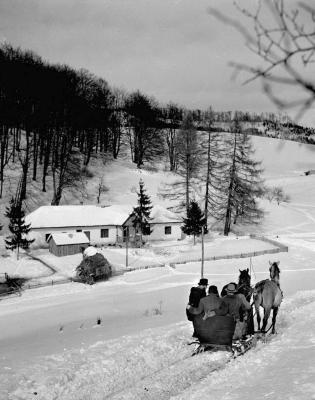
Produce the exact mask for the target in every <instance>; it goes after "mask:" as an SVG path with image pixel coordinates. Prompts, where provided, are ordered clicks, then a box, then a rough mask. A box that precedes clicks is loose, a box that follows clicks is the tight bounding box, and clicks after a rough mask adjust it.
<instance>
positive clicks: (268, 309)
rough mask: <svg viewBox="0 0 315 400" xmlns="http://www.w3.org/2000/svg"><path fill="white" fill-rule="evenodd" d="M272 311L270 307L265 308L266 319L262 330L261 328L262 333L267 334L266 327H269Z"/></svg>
mask: <svg viewBox="0 0 315 400" xmlns="http://www.w3.org/2000/svg"><path fill="white" fill-rule="evenodd" d="M270 311H271V308H270V307H268V308H264V319H263V325H262V328H261V331H262V332H265V330H266V326H267V323H268V319H269V316H270Z"/></svg>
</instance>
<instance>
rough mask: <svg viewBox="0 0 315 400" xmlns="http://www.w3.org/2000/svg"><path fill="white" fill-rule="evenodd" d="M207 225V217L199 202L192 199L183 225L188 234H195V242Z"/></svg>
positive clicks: (183, 229)
mask: <svg viewBox="0 0 315 400" xmlns="http://www.w3.org/2000/svg"><path fill="white" fill-rule="evenodd" d="M205 225H206V218H205V216H204V215H203V213H202V211H201V209H200V207H199V205H198V203H197V202H196V201H191V202H190V204H189V207H188V210H187V218H184V225H183V226H182V227H181V229H182V231H183V232H184V233H185V234H186V235H194V244H195V243H196V236H199V235H200V234H201V232H202V229H203V227H204V226H205Z"/></svg>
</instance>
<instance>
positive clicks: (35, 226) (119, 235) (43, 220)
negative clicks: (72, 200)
mask: <svg viewBox="0 0 315 400" xmlns="http://www.w3.org/2000/svg"><path fill="white" fill-rule="evenodd" d="M132 211H133V207H132V206H130V205H112V206H107V207H102V206H94V205H65V206H42V207H39V208H38V209H37V210H35V211H33V212H32V213H30V214H28V215H27V216H26V219H25V220H26V223H28V224H31V231H30V233H29V237H30V238H32V239H35V244H36V245H37V246H44V245H47V243H46V242H47V239H48V238H49V236H50V235H51V234H52V233H54V232H55V233H75V232H83V233H85V235H86V236H87V238H88V239H89V242H90V243H91V245H97V246H101V245H109V244H116V243H123V242H125V239H126V233H127V232H128V231H129V240H130V241H131V242H132V241H133V238H135V236H136V232H135V230H134V228H133V226H132ZM181 225H182V219H181V218H180V217H178V216H177V215H176V214H174V213H172V212H171V211H169V210H167V209H165V208H164V207H162V206H159V205H157V206H154V207H153V208H152V210H151V219H150V226H151V229H152V233H151V235H150V236H145V237H144V238H143V239H144V240H145V241H151V240H177V239H180V238H181V237H182V232H181V229H180V226H181Z"/></svg>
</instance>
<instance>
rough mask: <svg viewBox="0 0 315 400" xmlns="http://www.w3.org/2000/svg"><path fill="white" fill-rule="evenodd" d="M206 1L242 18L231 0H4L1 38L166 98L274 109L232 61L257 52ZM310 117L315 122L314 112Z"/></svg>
mask: <svg viewBox="0 0 315 400" xmlns="http://www.w3.org/2000/svg"><path fill="white" fill-rule="evenodd" d="M241 1H242V2H243V4H246V5H247V6H254V5H255V4H257V0H241ZM292 1H293V0H286V3H292ZM209 7H216V8H217V9H218V10H220V11H222V12H224V13H226V15H228V16H230V17H235V18H240V16H239V15H238V12H237V10H236V9H235V7H234V6H233V2H232V0H0V40H1V41H4V40H5V41H7V42H9V43H11V44H13V45H14V46H20V47H22V48H23V49H31V50H33V51H35V52H36V53H38V54H39V55H40V56H42V57H43V58H44V59H46V60H48V61H50V62H58V63H66V64H69V65H71V66H72V67H75V68H86V69H88V70H89V71H91V72H93V73H94V74H96V75H98V76H101V77H103V78H105V79H106V80H107V81H108V83H109V84H110V85H114V86H118V87H123V88H125V89H127V90H128V91H131V90H135V89H139V90H141V91H143V92H144V93H146V94H148V95H153V96H154V97H156V98H157V100H159V101H160V102H163V103H167V102H169V101H174V102H178V103H180V104H182V105H185V106H187V107H195V108H197V107H199V108H206V107H208V106H210V105H211V106H212V107H213V108H214V109H215V110H235V109H241V110H244V111H245V110H249V111H257V112H261V111H270V110H274V106H273V105H272V104H271V102H270V101H269V100H268V99H267V98H266V97H265V96H264V94H263V93H262V92H261V85H260V84H259V83H258V82H257V83H252V84H250V85H246V86H243V85H242V81H243V79H241V78H238V79H237V80H233V79H231V77H232V69H231V67H229V66H228V63H229V61H242V62H246V61H248V60H251V59H252V55H251V54H250V52H249V51H248V50H247V48H246V47H245V41H244V38H242V36H241V35H240V34H239V33H238V32H236V31H235V29H234V28H232V27H230V26H228V25H226V24H222V22H220V21H218V20H217V19H215V18H214V17H213V16H211V15H209V12H208V11H207V10H208V8H209ZM305 122H306V123H312V124H313V125H315V117H314V118H313V116H312V114H310V113H309V115H308V117H307V118H306V119H305Z"/></svg>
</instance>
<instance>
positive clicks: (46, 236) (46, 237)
mask: <svg viewBox="0 0 315 400" xmlns="http://www.w3.org/2000/svg"><path fill="white" fill-rule="evenodd" d="M49 236H50V233H46V235H45V240H46V242H47V240H48V238H49Z"/></svg>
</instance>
